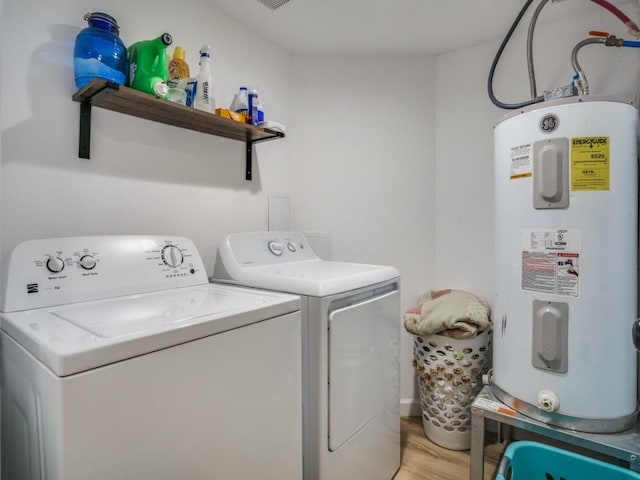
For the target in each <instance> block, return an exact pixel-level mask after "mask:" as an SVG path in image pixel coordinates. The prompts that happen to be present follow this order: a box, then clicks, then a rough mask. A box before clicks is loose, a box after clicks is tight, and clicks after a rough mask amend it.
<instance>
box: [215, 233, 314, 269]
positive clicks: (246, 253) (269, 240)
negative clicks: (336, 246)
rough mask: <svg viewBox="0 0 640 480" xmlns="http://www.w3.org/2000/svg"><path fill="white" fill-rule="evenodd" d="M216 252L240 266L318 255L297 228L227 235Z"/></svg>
mask: <svg viewBox="0 0 640 480" xmlns="http://www.w3.org/2000/svg"><path fill="white" fill-rule="evenodd" d="M218 252H219V253H220V254H223V255H229V256H231V257H233V262H234V263H235V264H237V265H239V266H242V267H247V266H260V265H274V264H279V263H285V262H297V261H303V260H312V259H317V258H318V256H317V255H316V254H315V252H314V251H313V249H312V248H311V246H310V245H309V242H308V241H307V239H306V238H305V236H304V234H302V233H300V232H251V233H235V234H232V235H228V236H227V237H226V238H225V239H224V241H223V243H222V244H221V245H220V248H219V249H218Z"/></svg>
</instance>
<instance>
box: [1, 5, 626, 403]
mask: <svg viewBox="0 0 640 480" xmlns="http://www.w3.org/2000/svg"><path fill="white" fill-rule="evenodd" d="M0 1H1V0H0ZM567 4H572V5H571V8H573V9H574V10H575V11H576V12H584V13H585V14H584V15H580V16H579V17H578V18H574V19H572V20H570V21H567V20H562V21H557V22H556V21H554V20H553V8H554V4H552V3H551V2H550V3H549V5H548V6H547V7H545V10H544V11H543V15H542V16H541V20H542V22H543V23H541V24H540V25H539V26H538V28H537V30H536V42H535V52H534V53H535V59H536V71H537V73H538V87H539V89H540V90H542V89H545V88H549V87H552V86H556V85H559V84H565V83H568V82H569V81H570V79H571V76H572V72H571V68H570V65H569V53H570V51H571V48H572V47H573V45H574V44H575V43H576V42H577V41H579V40H581V39H582V38H584V36H585V35H586V32H587V31H588V30H589V29H594V28H595V29H599V30H610V31H612V32H614V33H616V34H618V35H620V36H625V32H624V29H623V28H622V27H621V26H620V24H619V22H618V21H617V20H616V19H615V18H614V17H613V16H611V15H610V14H609V13H607V12H605V11H604V10H601V9H599V7H597V6H595V5H594V4H592V3H591V2H586V1H584V0H566V1H565V2H563V3H562V5H564V6H565V7H563V8H566V6H567ZM156 7H157V2H151V1H150V0H139V1H136V2H128V1H124V0H114V1H112V2H109V5H108V6H106V7H104V8H105V9H106V10H107V12H108V13H110V14H112V15H113V16H114V17H115V18H116V19H117V20H118V22H119V24H120V27H121V37H122V38H123V39H124V41H125V43H127V44H130V43H133V42H134V41H137V40H141V39H148V38H152V37H154V36H157V35H159V34H160V33H162V32H164V31H168V32H170V33H171V34H172V35H173V37H174V45H182V46H184V47H185V48H186V49H187V53H188V58H187V60H188V61H189V63H190V65H191V68H192V69H193V70H194V72H195V70H196V68H197V50H198V49H199V47H200V46H201V44H202V43H205V42H206V43H210V44H211V45H212V47H213V50H214V58H213V62H214V75H215V76H216V79H217V95H216V96H217V99H218V102H219V103H221V104H223V106H226V105H227V104H228V103H229V102H230V100H231V97H232V95H233V93H234V91H235V90H236V88H237V87H238V86H239V85H240V84H247V83H249V84H251V83H253V84H255V85H256V86H257V87H258V88H259V89H260V92H261V97H262V99H263V102H264V105H265V108H266V111H267V116H268V117H270V118H272V119H274V120H277V121H280V122H282V123H284V124H285V125H287V127H288V136H287V139H285V140H283V141H274V142H267V143H263V144H260V145H258V146H257V147H256V150H257V164H256V165H255V171H254V174H255V180H254V181H253V182H245V180H244V145H243V144H241V143H239V142H234V141H231V140H226V139H220V138H217V137H212V136H207V135H203V134H199V133H196V132H190V131H185V130H181V129H177V128H173V127H169V126H165V125H160V124H154V123H151V122H147V121H144V120H140V119H136V118H131V117H127V116H123V115H119V114H116V113H112V112H107V111H103V110H100V109H94V112H93V129H92V149H91V155H92V158H91V160H82V159H79V158H78V157H77V148H78V129H77V124H78V112H79V105H78V104H77V103H75V102H72V101H71V95H72V94H73V93H74V92H75V90H76V88H75V85H74V83H73V70H72V66H71V58H72V49H73V41H74V39H75V36H76V35H77V33H78V32H79V31H80V29H81V28H83V27H84V26H85V25H86V24H85V22H84V21H83V20H82V16H83V15H84V13H85V12H86V11H90V10H92V8H91V7H90V6H87V4H86V2H84V1H82V0H61V1H58V2H54V3H51V4H49V3H47V2H41V1H37V0H5V1H4V11H3V19H2V33H1V35H2V37H1V38H2V46H1V51H0V55H1V57H2V59H3V65H2V66H3V68H2V71H1V72H0V82H1V83H0V84H1V85H2V89H1V92H0V104H1V105H2V117H1V119H0V121H1V122H2V123H1V125H2V139H1V141H0V156H1V160H2V175H1V185H0V194H1V197H0V221H1V232H0V246H1V252H2V255H3V256H5V255H6V254H7V253H8V252H9V251H10V250H11V249H12V248H13V247H14V246H15V245H16V244H17V243H18V242H20V241H22V240H25V239H28V238H37V237H53V236H62V235H93V234H110V233H123V234H124V233H151V234H153V233H158V234H160V233H168V234H179V235H185V236H188V237H191V238H192V239H193V240H194V241H195V242H196V244H197V246H198V248H199V250H200V251H201V253H202V254H203V256H204V259H205V264H206V265H207V267H208V269H209V273H211V269H212V266H213V259H214V255H215V251H216V245H217V243H218V241H219V239H220V238H221V237H222V235H224V234H225V233H227V232H233V231H247V230H262V229H266V227H267V195H268V193H269V192H284V193H290V195H291V206H292V228H294V229H300V230H314V231H319V230H325V231H330V232H331V233H332V234H333V253H334V258H335V259H336V260H347V261H357V262H368V263H382V264H389V265H393V266H395V267H397V268H398V269H399V270H400V273H401V275H402V307H403V309H407V308H409V307H411V306H413V305H414V303H415V302H416V300H417V298H418V296H419V295H420V294H422V293H423V292H425V291H426V290H429V289H439V288H448V287H452V288H464V289H467V290H469V291H471V292H474V293H476V294H478V295H480V296H481V297H483V298H485V299H487V300H489V301H491V299H492V298H493V294H494V292H493V261H494V252H493V204H492V202H493V192H492V189H493V178H492V172H493V165H492V157H493V152H492V150H493V139H492V126H493V123H494V122H495V121H496V120H497V119H498V118H499V117H500V116H501V115H502V114H503V113H504V112H503V111H501V110H499V109H498V108H496V107H494V106H493V105H492V104H491V103H490V101H489V99H488V97H487V94H486V78H487V74H488V70H489V66H490V63H491V60H492V58H493V55H494V53H495V51H496V49H497V46H498V43H499V40H501V38H498V36H500V35H502V34H503V33H504V32H496V38H495V39H491V40H488V41H486V42H484V43H481V44H479V45H477V46H475V47H471V48H467V49H463V50H459V51H456V52H451V53H446V54H442V55H439V56H438V57H437V58H434V57H431V56H347V55H345V56H315V55H314V56H306V55H297V56H291V55H289V54H288V53H286V52H283V51H282V50H280V49H278V48H276V47H273V46H272V45H271V44H269V43H268V42H265V41H264V40H262V39H259V38H256V37H254V36H253V35H252V34H251V33H250V32H248V31H247V30H246V29H244V28H243V27H242V26H240V25H237V24H235V23H233V22H232V21H231V20H230V19H229V18H228V17H226V16H224V15H221V14H219V13H217V11H215V10H213V9H211V8H210V7H208V6H207V5H206V3H204V2H200V1H199V0H186V1H184V2H180V3H176V2H174V3H173V4H170V3H166V4H164V3H163V5H162V15H150V12H152V11H157V9H156ZM517 8H519V6H515V5H514V16H515V14H516V9H517ZM624 10H625V12H626V13H627V14H628V15H629V16H631V17H633V18H638V13H639V12H638V7H637V5H636V4H631V5H625V6H624ZM185 12H187V14H186V15H185ZM525 20H526V18H525ZM525 30H526V23H525V24H524V27H521V28H520V29H519V34H518V35H516V36H515V37H514V39H513V40H512V43H511V45H510V46H509V48H508V50H507V51H506V52H505V55H504V57H503V60H502V61H501V63H500V65H499V68H498V71H497V73H496V82H495V90H496V94H497V95H498V97H499V98H500V99H501V100H503V101H507V102H510V101H519V100H523V99H526V98H528V95H529V88H528V83H527V78H526V64H525V61H524V51H525V50H524V39H523V37H522V34H521V32H524V31H525ZM170 51H172V47H170ZM638 53H639V52H638V50H632V49H609V50H605V49H604V47H600V46H589V47H586V48H585V49H583V50H582V51H581V54H580V61H581V63H582V65H583V67H584V69H585V71H586V72H587V75H588V78H589V80H590V83H591V86H592V93H594V94H597V93H610V94H622V95H625V96H627V97H632V96H633V94H634V93H635V84H636V80H637V75H636V73H637V67H638ZM412 340H413V339H412V337H411V336H410V335H408V334H406V333H404V332H403V337H402V378H401V395H402V398H403V401H404V407H405V408H403V412H404V413H408V411H409V407H410V406H411V405H414V406H415V398H416V395H417V394H416V391H415V389H414V378H413V367H412V366H411V357H412V352H411V346H412Z"/></svg>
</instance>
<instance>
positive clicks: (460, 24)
mask: <svg viewBox="0 0 640 480" xmlns="http://www.w3.org/2000/svg"><path fill="white" fill-rule="evenodd" d="M206 1H207V2H208V3H209V4H211V5H213V6H214V7H215V8H217V9H218V10H220V11H222V12H223V13H224V14H226V15H228V16H229V17H230V18H232V19H234V20H235V21H237V22H238V23H240V24H241V25H243V26H245V27H248V28H249V29H251V30H252V31H254V32H255V33H256V34H257V36H259V37H262V38H266V39H268V40H271V41H272V42H273V43H275V44H276V45H278V46H280V47H282V48H283V49H285V50H287V51H290V52H293V53H305V54H318V53H324V54H346V53H349V54H373V53H376V54H439V53H444V52H448V51H452V50H457V49H460V48H465V47H469V46H472V45H476V44H479V43H482V42H485V41H488V40H494V39H502V38H503V37H504V35H505V33H506V32H507V30H508V29H509V27H510V25H511V23H512V22H513V20H514V18H515V17H516V15H517V13H518V11H519V10H520V9H521V8H522V6H523V5H524V3H525V0H290V1H289V2H288V3H285V4H284V5H283V6H281V7H279V8H277V9H276V10H271V9H270V8H269V7H267V6H265V5H263V4H262V3H260V2H258V1H257V0H206ZM610 2H611V3H612V4H615V5H617V6H619V7H620V6H621V5H623V4H628V3H631V2H629V1H628V0H626V1H625V0H610ZM537 4H538V2H537V1H536V2H534V3H533V4H532V7H530V8H529V12H528V14H531V13H532V11H533V9H534V7H535V6H536V5H537ZM576 6H578V7H579V8H580V9H582V7H583V6H584V9H585V10H586V11H589V10H591V11H597V9H599V8H600V7H598V6H596V5H595V4H593V3H591V2H589V1H587V0H567V1H559V0H557V1H554V2H553V4H552V3H551V2H550V3H549V4H548V5H547V7H545V9H544V10H543V12H542V14H541V15H540V19H539V22H541V23H542V22H545V21H547V20H548V19H563V18H567V17H569V16H570V15H571V14H572V12H575V11H576ZM552 9H553V13H551V12H550V10H552ZM527 18H528V16H527V17H525V21H526V19H527ZM521 28H523V29H526V24H525V25H524V26H522V25H521ZM524 31H526V30H524Z"/></svg>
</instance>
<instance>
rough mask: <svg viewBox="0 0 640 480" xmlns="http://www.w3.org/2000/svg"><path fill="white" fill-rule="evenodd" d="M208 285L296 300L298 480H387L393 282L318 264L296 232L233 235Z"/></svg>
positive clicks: (393, 391)
mask: <svg viewBox="0 0 640 480" xmlns="http://www.w3.org/2000/svg"><path fill="white" fill-rule="evenodd" d="M214 279H215V280H216V281H221V282H229V283H233V284H239V285H245V286H251V287H255V288H262V289H268V290H274V291H278V292H287V293H294V294H298V295H300V296H301V299H302V332H303V337H302V352H303V357H302V369H303V372H304V373H303V380H302V384H303V395H302V398H303V412H304V415H303V442H304V443H303V452H304V453H303V455H304V460H303V465H304V476H303V478H304V479H305V480H390V479H391V478H392V477H393V476H394V475H395V473H396V471H397V470H398V468H399V466H400V400H399V390H400V388H399V384H400V361H399V357H400V320H401V313H400V295H399V289H400V279H399V274H398V271H397V270H396V269H395V268H393V267H387V266H378V265H362V264H355V263H341V262H329V261H324V260H321V259H319V258H318V257H317V256H316V255H315V253H314V252H313V251H312V249H311V247H310V246H309V244H308V242H307V240H306V239H305V237H304V235H303V234H301V233H291V232H257V233H240V234H233V235H229V236H227V237H225V239H224V240H223V242H222V243H221V244H220V246H219V248H218V256H217V259H216V266H215V270H214Z"/></svg>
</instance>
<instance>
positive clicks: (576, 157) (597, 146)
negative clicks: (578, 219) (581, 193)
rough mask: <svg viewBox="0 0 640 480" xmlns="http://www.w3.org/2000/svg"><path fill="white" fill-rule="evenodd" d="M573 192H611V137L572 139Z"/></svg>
mask: <svg viewBox="0 0 640 480" xmlns="http://www.w3.org/2000/svg"><path fill="white" fill-rule="evenodd" d="M571 190H592V191H598V190H600V191H603V190H609V137H577V138H572V139H571Z"/></svg>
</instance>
